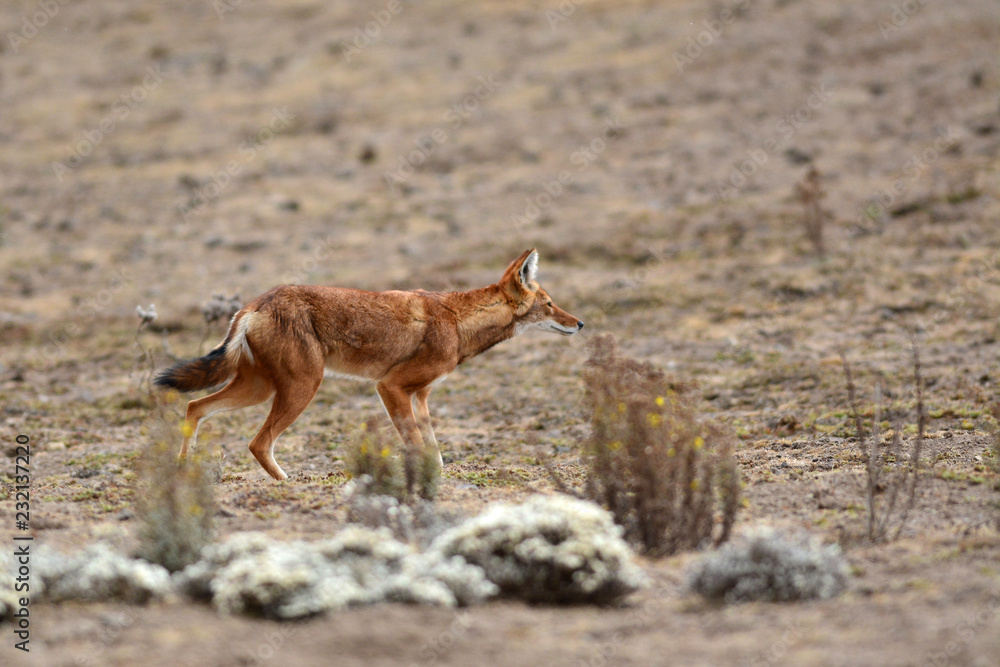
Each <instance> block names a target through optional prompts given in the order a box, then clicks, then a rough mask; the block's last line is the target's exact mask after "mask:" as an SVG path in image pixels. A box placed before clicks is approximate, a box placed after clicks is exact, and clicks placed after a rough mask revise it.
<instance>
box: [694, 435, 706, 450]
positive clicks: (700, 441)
mask: <svg viewBox="0 0 1000 667" xmlns="http://www.w3.org/2000/svg"><path fill="white" fill-rule="evenodd" d="M704 446H705V438H703V437H701V436H700V435H699V436H698V437H697V438H695V439H694V448H695V449H701V448H702V447H704Z"/></svg>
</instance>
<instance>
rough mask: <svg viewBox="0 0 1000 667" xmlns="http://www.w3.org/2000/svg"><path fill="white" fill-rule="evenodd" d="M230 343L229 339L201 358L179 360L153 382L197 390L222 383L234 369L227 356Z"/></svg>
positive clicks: (172, 387) (179, 389)
mask: <svg viewBox="0 0 1000 667" xmlns="http://www.w3.org/2000/svg"><path fill="white" fill-rule="evenodd" d="M228 344H229V341H228V340H227V341H226V342H225V343H223V344H222V345H220V346H219V347H217V348H215V349H214V350H212V351H211V352H209V353H208V354H206V355H205V356H204V357H201V358H199V359H190V360H188V361H179V362H177V363H176V364H174V365H173V366H171V367H170V368H168V369H167V370H165V371H163V372H162V373H160V374H159V375H157V376H156V379H155V380H153V384H154V385H156V386H157V387H169V388H171V389H176V390H177V391H197V390H198V389H205V388H207V387H214V386H215V385H217V384H222V383H223V382H225V381H226V380H228V379H229V376H230V375H232V371H233V369H232V367H231V366H230V363H229V358H228V357H227V356H226V346H227V345H228Z"/></svg>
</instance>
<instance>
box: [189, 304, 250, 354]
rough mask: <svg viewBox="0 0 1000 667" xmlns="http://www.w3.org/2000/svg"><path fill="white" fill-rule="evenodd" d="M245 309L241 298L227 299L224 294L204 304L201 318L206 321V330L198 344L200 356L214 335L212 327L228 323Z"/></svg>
mask: <svg viewBox="0 0 1000 667" xmlns="http://www.w3.org/2000/svg"><path fill="white" fill-rule="evenodd" d="M242 308H243V304H242V302H240V296H239V295H238V294H234V295H233V296H231V297H226V296H225V295H224V294H213V295H212V299H211V300H210V301H208V302H206V303H204V304H203V305H202V307H201V316H202V318H203V319H204V320H205V330H204V332H202V335H201V341H200V342H199V343H198V355H199V356H200V355H201V353H202V350H204V349H205V343H206V342H207V341H208V337H209V336H210V335H211V334H212V325H213V324H214V323H216V322H219V321H222V322H228V321H229V320H231V319H232V317H233V315H235V314H236V313H238V312H240V309H242Z"/></svg>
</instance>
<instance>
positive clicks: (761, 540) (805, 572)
mask: <svg viewBox="0 0 1000 667" xmlns="http://www.w3.org/2000/svg"><path fill="white" fill-rule="evenodd" d="M847 579H848V568H847V562H846V561H845V559H844V557H843V554H842V553H841V551H840V548H839V547H838V546H837V545H835V544H831V545H822V544H820V542H819V540H817V539H816V538H815V537H806V536H786V535H782V534H781V533H779V532H777V531H775V530H774V529H772V528H766V527H765V528H757V529H754V530H750V531H747V533H746V534H745V535H744V537H743V539H741V540H739V541H737V542H732V543H729V544H726V545H724V546H723V547H722V548H720V549H719V550H718V551H715V552H713V553H710V554H708V555H707V556H704V557H703V558H702V559H701V560H700V561H698V563H696V564H695V566H694V567H693V569H692V570H691V573H690V579H689V586H690V588H691V589H692V590H693V591H695V592H696V593H699V594H700V595H702V596H704V597H706V598H708V599H710V600H717V601H724V602H747V601H754V600H765V601H772V602H788V601H792V600H811V599H827V598H832V597H834V596H836V595H839V594H840V593H841V591H843V590H844V588H845V587H846V585H847Z"/></svg>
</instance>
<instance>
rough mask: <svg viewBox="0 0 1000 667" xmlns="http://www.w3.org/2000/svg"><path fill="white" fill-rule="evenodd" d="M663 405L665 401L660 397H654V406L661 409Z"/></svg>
mask: <svg viewBox="0 0 1000 667" xmlns="http://www.w3.org/2000/svg"><path fill="white" fill-rule="evenodd" d="M664 403H666V401H664V400H663V397H662V396H657V397H656V404H657V405H659V406H660V407H661V408H662V407H663V404H664Z"/></svg>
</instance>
